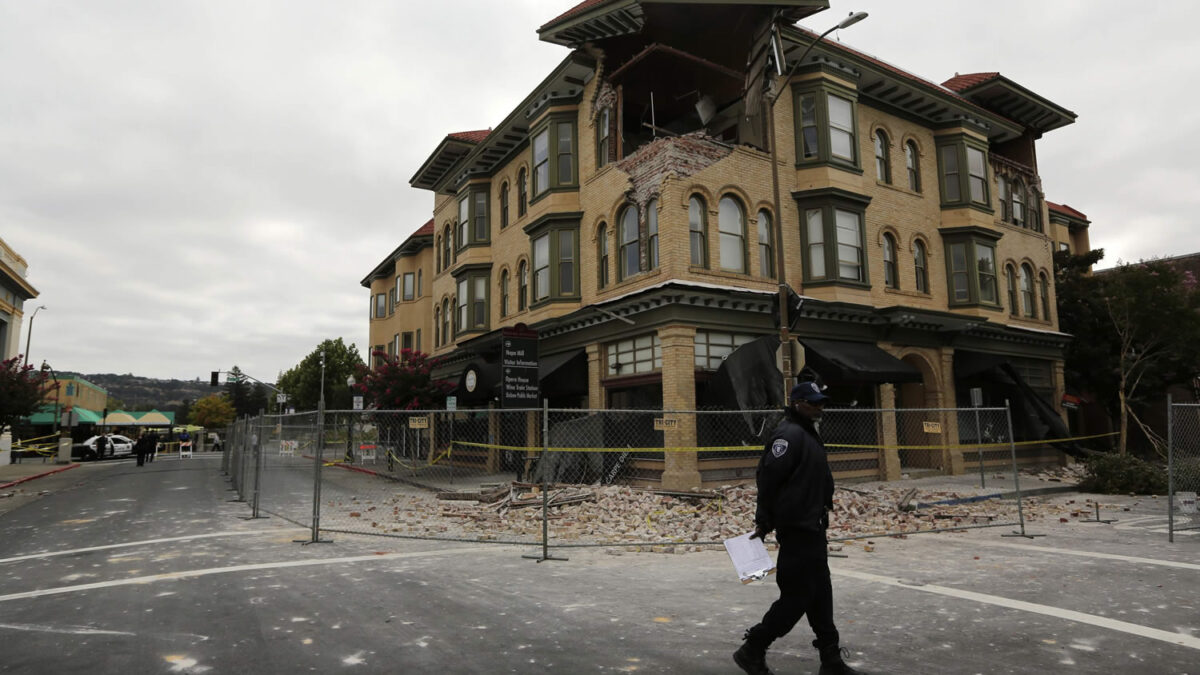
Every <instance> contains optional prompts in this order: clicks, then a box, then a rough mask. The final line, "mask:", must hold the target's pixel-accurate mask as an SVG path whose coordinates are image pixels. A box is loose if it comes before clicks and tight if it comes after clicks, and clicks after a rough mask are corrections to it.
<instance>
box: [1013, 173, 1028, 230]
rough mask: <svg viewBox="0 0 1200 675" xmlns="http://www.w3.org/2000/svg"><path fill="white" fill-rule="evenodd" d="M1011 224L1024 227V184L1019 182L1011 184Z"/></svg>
mask: <svg viewBox="0 0 1200 675" xmlns="http://www.w3.org/2000/svg"><path fill="white" fill-rule="evenodd" d="M1012 222H1013V224H1014V225H1020V226H1021V227H1024V226H1025V184H1024V183H1022V182H1021V181H1019V180H1015V181H1013V184H1012Z"/></svg>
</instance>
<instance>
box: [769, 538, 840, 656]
mask: <svg viewBox="0 0 1200 675" xmlns="http://www.w3.org/2000/svg"><path fill="white" fill-rule="evenodd" d="M775 538H776V539H777V540H778V541H779V558H778V560H776V561H775V583H776V584H778V585H779V599H778V600H776V601H775V603H774V604H772V605H771V608H770V609H768V610H767V613H766V614H765V615H764V616H763V620H762V624H761V626H762V629H763V633H764V634H765V635H764V637H767V638H770V639H771V640H774V639H777V638H781V637H783V636H784V635H787V634H788V632H790V631H791V630H792V628H793V627H794V626H795V625H796V623H797V622H799V621H800V618H801V617H804V616H807V617H808V625H809V626H811V627H812V630H813V634H814V635H816V639H815V640H813V646H814V647H816V648H817V649H823V648H826V647H834V646H837V644H838V631H837V626H835V625H834V623H833V583H832V582H831V581H830V579H829V555H828V549H827V544H826V541H825V533H824V532H804V531H799V530H790V531H789V530H778V531H776V532H775Z"/></svg>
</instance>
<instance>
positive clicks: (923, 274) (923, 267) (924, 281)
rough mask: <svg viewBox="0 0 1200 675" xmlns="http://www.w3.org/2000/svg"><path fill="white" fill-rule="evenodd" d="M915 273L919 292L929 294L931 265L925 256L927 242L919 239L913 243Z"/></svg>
mask: <svg viewBox="0 0 1200 675" xmlns="http://www.w3.org/2000/svg"><path fill="white" fill-rule="evenodd" d="M913 272H914V273H915V275H916V283H917V291H918V292H920V293H928V292H929V264H928V259H927V256H926V255H925V242H923V241H921V240H919V239H918V240H917V241H914V242H913Z"/></svg>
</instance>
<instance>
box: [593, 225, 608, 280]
mask: <svg viewBox="0 0 1200 675" xmlns="http://www.w3.org/2000/svg"><path fill="white" fill-rule="evenodd" d="M596 259H597V261H598V264H599V268H600V269H599V271H598V273H597V279H596V282H597V283H598V284H599V285H600V288H604V287H605V286H608V226H606V225H604V224H603V223H601V224H600V228H599V229H598V230H597V231H596Z"/></svg>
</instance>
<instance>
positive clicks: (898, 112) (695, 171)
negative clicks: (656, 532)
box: [363, 0, 1088, 485]
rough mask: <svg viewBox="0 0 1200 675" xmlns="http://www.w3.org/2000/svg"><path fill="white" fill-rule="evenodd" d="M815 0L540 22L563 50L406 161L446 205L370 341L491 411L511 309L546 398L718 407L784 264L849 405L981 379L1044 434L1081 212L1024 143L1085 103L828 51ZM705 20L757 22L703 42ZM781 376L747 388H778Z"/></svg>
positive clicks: (796, 365) (595, 6)
mask: <svg viewBox="0 0 1200 675" xmlns="http://www.w3.org/2000/svg"><path fill="white" fill-rule="evenodd" d="M827 5H828V3H827V2H826V1H825V0H790V1H780V2H774V3H770V5H769V6H768V5H766V4H759V3H743V2H735V1H730V2H726V3H723V4H712V3H704V2H697V3H678V2H654V1H652V0H641V1H636V2H616V1H615V0H588V1H586V2H583V3H582V4H580V5H578V6H577V7H575V8H574V9H571V10H570V11H568V12H566V13H565V14H563V15H562V16H559V17H558V18H556V19H554V20H552V21H550V22H549V23H547V24H546V25H544V26H542V27H541V28H540V29H539V35H540V37H541V39H542V40H544V41H548V42H552V43H556V44H561V45H563V46H565V47H567V48H569V49H570V50H571V51H570V53H569V54H568V55H567V56H566V58H565V59H564V60H563V61H562V62H561V63H560V64H559V65H558V67H557V68H555V69H554V70H553V71H552V72H551V73H549V74H548V75H547V77H546V78H545V79H544V80H543V81H542V83H541V84H540V85H539V86H538V87H537V88H536V89H535V90H533V91H531V92H523V93H524V98H523V100H521V101H520V103H519V104H518V105H517V106H516V107H515V108H514V109H513V111H512V112H511V113H510V114H509V115H508V117H506V118H505V119H504V120H501V121H500V122H499V123H498V124H497V125H496V126H495V127H494V128H492V129H490V130H488V131H475V132H466V133H456V134H450V135H448V136H446V137H445V138H444V139H442V140H441V142H440V144H438V145H437V146H436V148H435V149H434V151H433V154H432V155H430V157H429V159H428V160H426V162H425V163H424V165H422V166H421V167H420V168H419V169H418V171H417V172H416V174H415V175H414V176H413V178H412V180H411V184H412V185H413V186H414V187H418V188H421V189H427V190H430V191H432V192H433V193H434V208H433V219H432V220H431V221H430V222H429V223H426V224H425V226H423V227H422V228H420V230H418V231H417V233H416V234H414V235H413V236H412V237H410V238H409V239H408V240H406V241H405V242H404V243H403V244H401V246H400V247H399V248H397V249H396V250H395V251H394V252H393V253H392V255H390V256H388V257H387V258H385V259H384V260H383V262H381V263H380V265H379V266H378V267H376V269H375V270H373V271H372V273H371V274H370V275H369V276H368V277H367V278H366V279H364V280H363V285H364V286H367V287H369V288H370V289H371V343H372V345H374V346H376V347H382V348H383V349H384V350H385V351H389V352H395V351H398V350H399V349H402V348H403V347H404V346H405V345H407V344H411V345H412V346H413V347H416V348H419V349H421V350H423V351H427V352H431V353H433V354H434V355H436V356H438V357H442V358H443V359H444V366H443V368H442V375H443V376H445V377H447V378H448V379H451V380H453V381H455V382H457V383H458V388H457V390H456V391H455V394H456V395H457V396H458V397H459V405H460V406H466V407H470V406H486V405H488V404H489V403H491V404H493V405H500V404H502V403H504V401H502V400H501V398H502V396H501V392H502V387H501V386H500V385H501V383H500V380H501V378H502V375H501V373H500V361H501V357H500V350H501V339H502V336H501V330H502V329H505V328H510V327H513V326H516V325H517V324H524V325H525V326H528V327H529V328H531V329H533V330H535V331H537V333H538V336H539V340H538V350H539V357H540V362H541V366H540V369H539V374H540V377H541V389H540V394H541V397H542V398H545V399H548V401H549V403H550V405H551V406H555V407H587V408H608V409H616V408H652V409H667V410H670V409H679V410H691V409H696V408H698V407H715V406H728V405H729V402H730V400H731V399H730V397H729V392H728V391H727V389H728V386H727V384H726V383H727V382H728V381H729V380H728V377H724V376H723V375H722V374H721V372H720V366H721V365H722V363H724V362H725V357H727V356H728V355H729V354H731V353H732V352H733V351H734V350H736V349H737V348H738V347H740V346H742V345H746V344H748V343H751V342H754V341H756V340H760V339H761V340H763V341H765V344H766V345H767V346H768V347H770V348H771V349H772V350H773V349H774V348H775V347H776V346H777V345H778V344H779V343H778V340H779V339H780V338H781V337H783V336H784V335H783V334H782V333H781V330H780V328H779V325H778V316H779V303H778V298H779V297H780V296H781V293H780V285H781V283H786V284H787V286H788V287H790V288H791V289H793V290H794V291H795V293H796V295H797V296H798V297H799V299H800V300H801V301H797V302H796V303H795V304H790V305H789V306H790V314H791V316H789V322H790V323H791V324H792V326H791V330H790V333H788V334H787V335H786V337H788V338H790V339H789V341H788V347H789V349H788V354H787V356H789V357H790V361H791V363H790V369H791V370H792V371H800V369H801V366H804V367H805V372H804V374H805V375H808V376H813V375H815V376H817V377H819V378H820V379H822V380H823V381H824V382H825V383H826V384H828V385H829V386H830V387H831V391H832V392H833V395H834V398H835V400H844V401H850V400H856V401H857V402H858V405H860V406H866V407H882V408H892V407H903V408H917V409H920V408H924V409H929V408H953V407H957V406H965V405H968V404H969V396H968V391H969V390H970V389H972V388H980V389H982V390H983V396H984V402H985V404H988V405H991V404H998V405H1003V401H1004V400H1005V399H1010V400H1013V401H1014V415H1015V416H1016V417H1017V418H1018V420H1017V426H1018V428H1019V432H1018V433H1019V435H1020V436H1024V437H1039V436H1037V434H1038V433H1045V429H1044V428H1041V429H1039V427H1045V425H1046V423H1047V420H1046V418H1047V416H1051V417H1053V416H1056V415H1057V416H1061V412H1062V411H1061V405H1060V400H1061V398H1062V394H1063V376H1062V347H1063V345H1064V344H1065V342H1066V341H1067V340H1068V339H1069V337H1068V336H1066V335H1064V334H1062V333H1060V332H1058V330H1057V328H1058V324H1057V318H1056V316H1055V309H1054V308H1055V305H1054V287H1053V283H1052V282H1053V262H1052V256H1053V252H1054V251H1055V250H1057V249H1058V248H1059V247H1060V246H1061V245H1064V244H1065V245H1069V246H1070V247H1071V248H1072V250H1077V249H1079V248H1081V247H1082V248H1086V246H1087V224H1088V223H1087V220H1086V218H1085V217H1082V214H1079V213H1078V212H1075V211H1074V210H1073V209H1069V207H1065V208H1064V207H1059V208H1058V210H1049V209H1048V202H1046V200H1045V197H1044V191H1043V187H1042V185H1041V181H1040V179H1039V177H1038V173H1037V154H1036V140H1037V139H1038V138H1040V137H1041V136H1042V134H1044V133H1046V132H1049V131H1052V130H1054V129H1057V128H1059V127H1062V126H1065V125H1067V124H1070V123H1072V122H1073V120H1074V118H1075V115H1074V113H1072V112H1070V111H1069V110H1066V109H1065V108H1063V107H1061V106H1059V105H1057V104H1055V103H1053V102H1051V101H1049V100H1047V99H1045V98H1043V97H1041V96H1039V95H1038V94H1035V93H1033V92H1031V91H1029V90H1027V89H1025V88H1024V87H1022V86H1021V85H1019V84H1017V83H1016V82H1013V81H1011V80H1009V79H1008V78H1006V77H1004V76H1003V75H1000V74H999V73H976V74H970V75H955V77H953V78H952V79H950V80H948V81H946V82H945V83H943V84H942V85H939V84H936V83H934V82H932V81H928V80H925V79H923V78H922V77H920V76H918V75H914V74H911V73H908V72H905V71H903V70H900V69H898V68H896V67H895V66H892V65H889V64H887V63H884V62H882V61H879V60H877V59H875V58H873V57H871V56H868V55H866V54H864V53H861V52H858V51H856V50H854V49H851V48H849V47H847V46H845V45H842V44H838V43H831V42H825V41H820V42H816V44H814V41H815V40H816V37H817V36H816V35H814V34H812V33H810V32H808V31H806V30H804V29H801V28H799V27H797V26H795V25H794V23H795V21H797V20H798V19H800V18H803V17H806V16H809V15H812V14H814V13H816V12H819V11H820V10H822V9H825V8H827ZM818 18H819V17H818ZM829 22H830V23H832V22H833V20H832V19H830V21H829ZM712 25H722V26H731V27H732V26H738V27H741V28H739V29H736V30H735V29H731V30H730V31H729V32H728V34H727V35H726V37H727V39H725V40H722V41H720V42H719V44H714V41H712V40H708V39H704V38H702V37H700V36H703V35H706V34H708V32H710V31H708V32H706V31H702V30H698V28H699V27H702V26H712ZM773 27H774V30H772V28H773ZM778 53H782V54H783V55H784V56H783V63H781V64H779V65H778V66H777V65H776V64H775V63H774V61H773V59H772V57H771V55H772V54H778ZM747 63H749V64H750V65H749V66H747V65H746V64H747ZM777 67H778V71H779V72H782V73H784V74H783V75H782V76H780V77H775V76H774V75H773V73H774V72H776V68H777ZM764 73H770V74H769V75H766V76H764ZM764 82H766V83H768V84H771V83H773V86H772V87H770V88H769V89H768V88H767V87H765V86H764ZM521 94H522V92H514V99H516V98H517V97H519V96H520V95H521ZM772 101H774V103H773V105H771V102H772ZM489 122H491V123H494V121H493V120H481V123H489ZM772 122H773V127H772V126H770V125H771V123H772ZM772 132H773V133H772ZM772 138H774V139H776V144H775V147H774V148H772V147H771V140H772ZM773 163H774V167H773V166H772V164H773ZM773 168H774V169H775V170H776V171H777V175H778V179H777V180H778V190H777V191H776V189H775V186H776V180H775V178H774V176H773V171H772V169H773ZM776 192H777V193H778V194H776ZM780 248H781V249H782V251H780ZM409 279H411V284H412V286H411V287H412V290H413V292H412V293H411V294H410V293H408V291H407V290H406V289H408V288H409V286H408V284H409V283H410V281H408V280H409ZM409 335H411V336H412V337H411V338H408V337H406V336H409ZM772 340H774V341H775V342H773V343H772V342H771V341H772ZM768 389H769V391H766V392H760V393H755V394H754V395H753V396H751V397H750V398H751V399H753V400H755V401H758V402H760V403H761V402H766V403H768V404H777V403H780V402H781V401H782V389H783V387H782V379H781V378H780V383H779V384H774V385H772V386H771V387H768ZM752 393H753V392H752ZM897 433H898V432H897V431H896V429H895V428H892V429H891V430H890V431H882V432H881V436H879V438H881V439H884V440H895V439H896V434H897ZM948 433H950V434H956V433H957V431H956V430H955V428H954V421H953V420H950V422H949V430H948ZM901 435H902V433H901ZM685 436H686V439H685V440H693V439H694V438H695V434H694V433H690V432H688V433H685ZM898 440H900V441H901V442H903V441H904V440H906V439H904V438H900V439H898ZM700 441H701V444H703V443H702V441H703V439H700ZM942 468H943V469H945V470H958V469H959V468H958V467H955V466H943V467H942ZM668 474H673V475H668ZM697 475H698V474H697V467H696V463H695V461H692V462H691V463H690V464H689V463H687V462H684V463H683V465H682V466H681V467H677V468H675V469H673V468H671V467H668V468H667V470H666V471H665V472H664V476H663V481H664V483H665V484H666V483H670V484H678V485H690V484H696V482H697Z"/></svg>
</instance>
